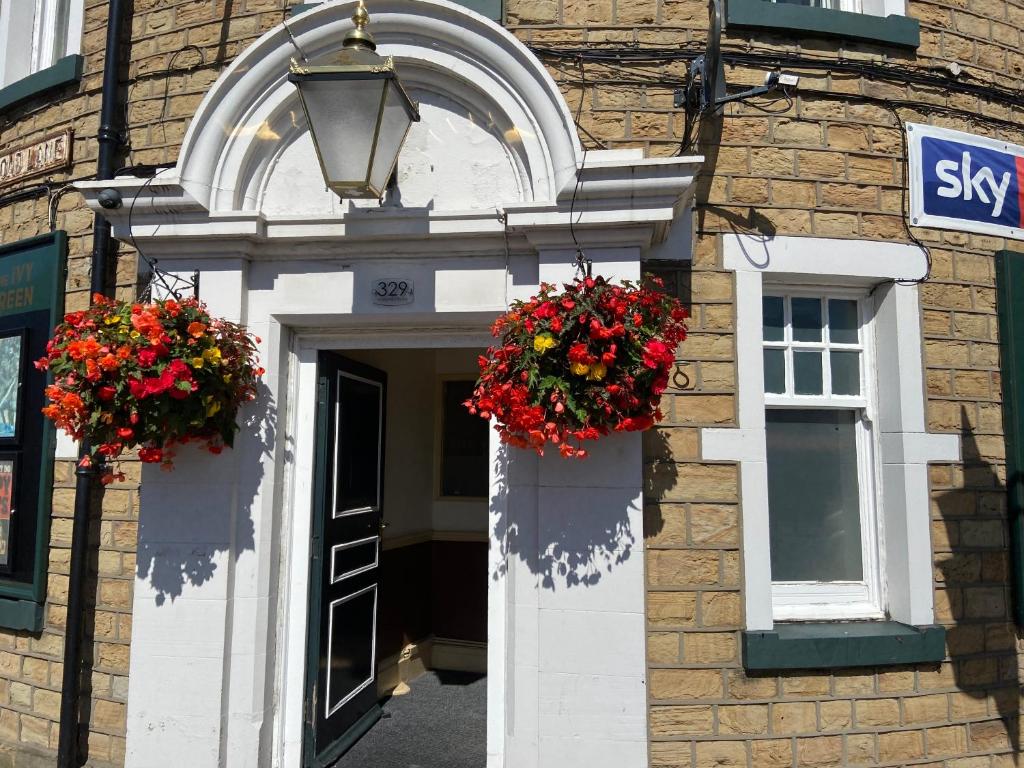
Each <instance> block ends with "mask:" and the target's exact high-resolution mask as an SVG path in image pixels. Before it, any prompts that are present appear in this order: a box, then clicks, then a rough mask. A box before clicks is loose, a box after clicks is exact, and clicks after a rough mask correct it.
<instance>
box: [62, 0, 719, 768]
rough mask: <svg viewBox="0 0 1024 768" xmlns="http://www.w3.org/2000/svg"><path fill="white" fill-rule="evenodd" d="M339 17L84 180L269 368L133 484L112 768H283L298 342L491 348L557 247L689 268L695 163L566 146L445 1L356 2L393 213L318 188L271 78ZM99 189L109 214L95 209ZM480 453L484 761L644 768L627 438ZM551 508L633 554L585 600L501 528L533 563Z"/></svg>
mask: <svg viewBox="0 0 1024 768" xmlns="http://www.w3.org/2000/svg"><path fill="white" fill-rule="evenodd" d="M353 8H354V3H353V2H351V1H348V2H329V3H325V4H323V5H321V6H318V7H317V8H315V9H313V10H310V11H307V12H305V13H303V14H301V15H300V16H298V17H297V18H295V19H293V20H291V21H289V22H288V28H285V26H284V25H281V26H278V27H276V28H274V29H272V30H270V31H269V32H268V33H267V34H265V35H264V36H263V37H261V38H260V39H259V40H258V41H256V42H255V43H253V45H252V46H251V47H250V48H249V49H247V50H246V51H245V52H243V53H242V54H241V55H240V56H239V57H238V58H237V59H236V60H235V61H234V63H233V64H232V65H231V66H230V67H229V68H228V69H227V70H226V71H225V72H224V73H223V74H222V75H221V77H220V78H219V79H218V81H217V83H215V84H214V86H213V87H212V88H211V90H210V92H209V93H208V94H207V96H206V98H205V99H204V101H203V102H202V104H201V105H200V107H199V109H198V111H197V113H196V115H195V117H194V118H193V120H192V123H191V125H190V128H189V131H188V134H187V135H186V137H185V141H184V144H183V146H182V149H181V153H180V156H179V160H178V163H177V165H176V166H175V167H174V168H172V169H169V170H167V171H164V172H162V173H160V174H158V175H157V176H156V177H155V178H153V179H136V178H119V179H116V180H114V181H110V182H86V183H83V184H81V185H79V188H80V189H81V190H82V191H83V193H84V194H85V195H86V198H87V200H88V201H89V204H90V206H91V207H93V208H94V209H95V210H98V211H101V212H103V213H104V214H105V215H106V216H107V217H108V218H109V219H110V220H111V222H112V223H113V225H114V234H115V236H116V237H118V238H119V239H122V240H125V241H129V242H133V243H137V244H138V245H139V246H140V247H141V248H142V249H143V251H144V252H145V253H146V254H147V255H148V256H149V257H152V258H157V259H159V260H160V266H161V267H162V268H164V269H167V270H170V271H172V272H178V273H181V274H184V275H191V273H192V272H193V270H198V271H199V273H200V286H201V297H202V298H203V299H204V300H205V301H206V302H207V303H208V304H209V306H210V308H211V310H212V311H213V312H216V313H217V314H220V315H222V316H225V317H227V318H229V319H233V320H237V321H241V322H245V323H247V324H248V325H249V326H250V327H251V328H252V330H253V331H254V332H255V333H257V334H258V335H259V336H261V337H262V339H263V342H262V345H261V349H260V353H261V357H262V359H263V360H264V363H265V366H266V368H267V376H266V379H265V383H266V392H265V394H264V396H263V398H262V399H261V401H260V402H259V403H257V404H256V405H255V406H254V407H253V408H252V409H251V410H250V411H249V414H248V415H249V416H250V417H251V419H252V424H251V425H250V426H247V427H246V428H245V429H243V431H242V432H241V433H240V435H239V439H238V442H237V444H236V447H235V450H233V451H230V452H225V454H224V455H222V456H221V457H218V459H217V460H215V461H210V460H209V459H204V458H203V457H201V456H198V455H183V456H181V458H180V460H179V462H178V464H179V466H178V469H177V470H176V471H175V472H174V473H173V474H169V475H168V474H162V473H160V472H159V471H158V470H157V471H150V470H151V469H152V468H150V467H147V468H146V471H145V473H144V478H143V479H144V482H143V490H142V496H141V502H140V503H141V513H140V534H139V553H140V569H139V573H138V575H137V578H136V584H135V602H134V631H133V644H132V655H131V673H130V674H131V676H130V690H129V704H128V754H127V765H128V766H129V767H130V768H139V767H141V766H165V765H167V764H168V763H167V760H168V756H169V755H174V756H175V757H174V761H175V762H176V763H179V762H180V763H181V764H183V765H185V764H187V765H190V766H196V767H197V768H199V767H202V766H218V767H219V766H239V767H240V768H241V767H244V768H253V767H254V766H296V767H297V766H300V765H301V764H302V762H301V761H302V719H303V712H302V710H303V702H302V686H301V678H302V669H303V662H304V647H305V615H306V614H305V604H304V595H305V589H306V579H307V576H306V575H305V574H307V573H308V552H309V542H308V517H309V508H310V482H311V472H312V470H311V467H310V456H309V453H310V446H311V444H312V443H311V433H310V431H309V421H310V419H309V416H310V412H311V411H310V409H311V407H312V405H311V404H312V390H311V389H310V386H311V385H310V381H311V379H310V376H311V373H314V372H315V350H316V349H318V348H325V347H331V348H354V347H361V348H366V347H388V346H391V347H395V346H403V345H404V346H445V345H449V346H450V345H458V344H459V343H462V344H463V345H466V344H468V343H472V344H480V343H483V341H484V339H485V335H484V331H485V329H486V326H487V324H488V322H489V320H490V319H491V318H493V317H494V316H495V315H496V314H497V313H499V312H500V311H502V310H503V309H504V308H505V307H506V306H507V304H508V302H509V300H511V299H513V298H516V297H519V296H528V295H529V294H530V293H531V292H532V291H533V290H535V289H536V287H537V284H538V283H539V282H541V281H549V282H554V281H558V280H564V279H568V278H569V277H571V275H572V267H571V262H572V259H573V256H574V254H575V251H576V242H577V241H578V242H579V243H580V245H582V246H583V247H584V248H585V249H586V252H587V256H588V258H590V259H592V260H593V262H594V265H595V270H596V271H599V272H601V273H603V274H605V275H606V276H608V277H623V278H636V277H637V276H638V275H639V265H640V261H641V259H642V258H645V257H647V256H650V255H652V254H654V253H657V255H659V256H660V257H662V258H665V257H675V258H688V257H689V245H690V237H689V220H688V218H687V217H686V216H685V213H686V208H687V206H688V200H689V194H690V191H691V188H692V183H693V178H694V175H695V173H696V172H697V170H698V168H699V164H700V158H695V157H688V158H666V159H645V158H643V157H642V154H641V153H640V152H639V151H637V150H616V151H601V152H596V151H592V152H588V153H584V152H583V151H582V150H581V148H580V145H579V142H578V139H577V134H576V128H575V125H574V123H573V120H572V116H571V114H570V113H569V110H568V109H567V107H566V104H565V102H564V100H563V99H562V97H561V94H560V93H559V91H558V88H557V86H556V85H555V83H554V82H553V81H552V79H551V78H550V76H549V75H548V74H547V72H546V71H545V69H544V68H543V66H542V65H541V63H540V62H539V61H538V60H537V59H536V57H535V56H533V54H532V53H530V51H529V50H528V49H527V48H525V47H524V46H523V45H522V44H521V43H520V42H518V41H517V40H516V39H515V38H514V37H512V36H511V35H510V34H508V33H507V32H506V31H505V30H504V29H502V28H501V27H500V26H498V25H496V24H494V23H493V22H491V21H488V20H487V19H485V18H483V17H481V16H479V15H477V14H474V13H472V12H470V11H467V10H466V9H464V8H461V7H459V6H456V5H454V4H452V3H448V2H445V1H444V0H381V1H380V2H375V3H374V4H373V7H371V9H370V11H371V16H372V18H371V30H372V32H373V34H374V36H375V37H376V39H377V42H378V50H379V51H380V52H381V53H383V54H385V55H393V56H395V59H396V62H397V65H398V70H399V74H400V76H401V77H402V79H403V82H405V83H406V84H407V86H408V88H409V90H410V91H411V93H412V95H413V97H414V98H415V99H417V100H419V101H420V103H421V108H422V115H423V120H422V122H421V123H419V124H417V125H416V126H415V127H414V130H413V132H412V133H411V134H410V138H409V141H408V142H407V144H406V146H405V148H404V149H403V152H402V155H401V156H400V158H399V190H400V193H401V202H400V205H396V206H386V207H379V206H377V205H376V203H373V202H371V203H366V202H358V203H355V202H353V201H346V200H338V199H337V198H335V197H334V196H333V194H332V193H330V192H328V191H327V190H326V189H325V187H324V184H323V181H322V179H321V178H320V171H319V166H318V163H317V161H316V158H315V155H314V153H313V146H312V142H311V140H310V138H309V135H308V130H307V128H306V126H305V123H304V118H303V116H302V111H301V108H300V107H299V104H298V99H297V95H296V93H295V91H294V88H293V86H291V85H290V84H289V83H288V82H287V77H286V76H287V70H288V61H289V59H290V58H291V57H293V56H296V55H297V52H296V49H295V47H294V46H293V44H292V39H294V41H295V43H296V44H297V45H298V47H299V48H300V49H301V51H302V53H303V54H304V55H305V56H307V57H308V58H309V59H310V60H313V61H315V60H316V59H317V58H319V57H322V56H325V55H327V54H329V53H331V52H332V51H335V50H336V49H337V48H338V47H340V45H341V41H342V40H343V38H344V36H345V32H346V31H347V30H348V29H349V28H350V27H351V22H350V21H349V17H350V16H351V14H352V11H353ZM106 188H113V189H116V190H118V191H119V192H120V194H121V195H122V197H123V200H124V205H123V207H121V208H120V209H117V210H113V211H110V210H106V209H103V208H101V207H100V206H99V203H98V200H97V196H98V194H99V192H100V191H101V190H103V189H106ZM570 216H571V218H572V221H573V223H574V227H573V231H570V227H569V220H570ZM673 222H681V223H680V224H678V225H677V227H676V229H675V231H674V232H671V233H670V229H671V227H672V224H673ZM129 228H130V230H129ZM399 272H400V273H401V274H402V275H403V276H406V277H411V278H413V279H414V280H415V284H416V287H417V293H416V301H415V302H414V303H413V304H410V305H405V306H399V307H381V306H378V305H374V304H372V303H371V302H370V301H369V286H370V284H371V283H372V281H373V280H374V279H377V278H380V277H384V276H388V275H395V274H398V273H399ZM311 366H312V367H311ZM495 458H496V459H500V461H499V462H497V463H500V464H501V465H502V466H503V467H504V470H503V472H502V473H500V476H499V474H496V475H495V477H494V478H492V479H493V482H494V494H493V496H494V501H493V502H492V509H491V515H492V520H493V521H495V524H494V526H493V530H494V536H495V539H494V540H493V541H492V550H493V553H494V554H493V556H492V567H493V568H494V572H495V573H496V574H499V575H500V577H498V578H495V579H493V583H492V584H491V588H490V607H489V643H490V647H489V654H490V656H489V668H490V677H489V724H488V766H489V767H490V768H498V767H499V766H502V767H503V766H508V767H509V768H536V767H539V766H546V765H555V764H557V765H559V766H567V767H570V766H574V765H580V766H583V765H586V766H587V767H588V768H595V767H600V766H609V767H610V766H615V768H620V767H621V766H626V765H629V766H633V765H640V764H642V763H643V762H645V761H646V754H647V743H646V742H647V731H646V689H645V681H644V675H645V673H644V666H645V655H644V631H643V626H644V625H643V599H644V598H643V563H642V557H641V556H640V550H641V548H642V532H641V525H642V524H641V520H640V506H639V503H638V502H639V499H640V494H641V489H640V482H641V478H640V461H641V453H640V441H639V438H638V436H636V435H631V436H624V437H617V438H615V439H614V440H609V441H608V443H607V445H606V446H605V447H603V448H602V449H600V450H598V451H596V455H595V456H594V457H593V458H592V459H589V460H588V463H586V464H585V465H583V464H581V465H579V466H574V467H572V468H571V469H570V470H567V468H566V467H565V466H564V465H562V464H558V463H557V461H558V460H557V459H552V460H551V461H549V460H548V459H547V458H545V459H544V460H543V461H537V460H536V459H535V458H533V457H529V456H517V458H516V459H515V461H514V462H512V461H509V460H508V459H506V458H505V457H504V454H503V453H501V452H500V451H498V450H497V448H496V450H495ZM567 499H572V500H574V501H572V502H571V504H570V503H569V502H567V501H566V500H567ZM609 499H615V501H614V502H609V501H608V500H609ZM609 503H612V504H614V505H617V506H615V508H614V509H603V508H602V505H604V506H605V507H607V505H608V504H609ZM566 504H569V506H571V507H574V508H577V512H581V510H584V509H588V508H589V509H599V510H601V511H602V512H604V513H606V515H605V522H607V517H608V515H611V516H612V517H616V516H619V517H621V518H622V521H621V522H622V524H623V525H625V526H626V528H627V529H629V527H630V526H632V530H633V531H634V532H635V534H636V536H635V537H634V538H635V543H634V551H633V557H632V558H631V559H626V558H622V559H621V562H620V563H618V564H617V565H616V567H615V569H614V574H613V575H612V576H609V577H607V578H605V579H604V581H603V582H602V584H601V585H599V586H595V587H594V588H592V589H588V590H582V589H577V590H576V591H575V592H574V591H571V590H562V591H558V590H553V591H550V594H549V591H547V590H546V589H545V588H543V587H542V586H541V581H542V579H541V578H540V577H539V576H538V574H537V572H536V570H535V569H532V568H531V566H530V562H529V561H530V557H528V556H527V554H528V553H527V554H524V553H523V552H520V553H518V556H517V554H516V553H515V552H510V551H509V547H508V546H506V545H507V540H503V539H502V536H503V535H504V534H502V532H501V526H502V525H504V526H506V528H507V526H508V525H510V524H514V525H515V526H516V527H517V528H518V530H519V541H520V543H521V542H523V541H526V542H527V543H530V546H532V547H534V550H533V556H534V559H536V557H535V556H536V555H538V554H541V553H542V552H543V551H546V548H547V544H545V543H544V529H545V527H546V526H547V527H550V526H563V527H564V526H567V525H569V524H570V522H572V521H570V519H569V518H565V517H563V516H561V515H563V514H564V508H565V507H566ZM577 519H578V520H584V521H585V520H586V519H587V518H586V516H585V515H583V514H582V513H581V514H579V515H578V516H577V517H576V518H573V520H577ZM572 524H577V523H575V522H572ZM584 524H585V523H584ZM524 532H525V533H524ZM524 536H525V538H524ZM531 537H532V538H531ZM609 551H610V550H609ZM618 554H620V555H621V554H622V552H621V551H620V552H618ZM613 559H614V553H613ZM597 638H604V640H603V641H601V642H599V641H598V640H597ZM574 643H575V648H578V649H579V652H577V653H571V654H567V653H566V652H565V651H566V649H567V648H570V647H573V645H572V644H574ZM602 643H603V644H602ZM622 659H625V661H622V663H619V661H618V660H622Z"/></svg>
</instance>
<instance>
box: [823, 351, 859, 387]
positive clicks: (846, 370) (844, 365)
mask: <svg viewBox="0 0 1024 768" xmlns="http://www.w3.org/2000/svg"><path fill="white" fill-rule="evenodd" d="M829 354H830V355H831V360H832V394H833V395H859V394H860V352H835V351H833V352H831V353H829Z"/></svg>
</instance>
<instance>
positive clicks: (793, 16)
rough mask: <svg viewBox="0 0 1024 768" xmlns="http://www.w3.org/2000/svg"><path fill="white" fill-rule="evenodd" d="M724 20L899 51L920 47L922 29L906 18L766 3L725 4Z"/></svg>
mask: <svg viewBox="0 0 1024 768" xmlns="http://www.w3.org/2000/svg"><path fill="white" fill-rule="evenodd" d="M725 18H726V23H727V24H728V25H729V26H730V27H733V26H735V27H755V28H760V29H770V30H775V31H780V32H786V33H798V34H812V35H826V36H828V37H845V38H848V39H851V40H863V41H865V42H871V43H883V44H888V45H893V46H897V47H900V48H917V47H918V46H920V45H921V25H920V23H919V22H918V21H917V19H914V18H910V17H909V16H896V15H892V16H872V15H870V14H867V13H851V12H850V11H833V10H831V9H830V8H809V7H807V6H803V5H790V4H788V3H773V2H769V0H726V11H725Z"/></svg>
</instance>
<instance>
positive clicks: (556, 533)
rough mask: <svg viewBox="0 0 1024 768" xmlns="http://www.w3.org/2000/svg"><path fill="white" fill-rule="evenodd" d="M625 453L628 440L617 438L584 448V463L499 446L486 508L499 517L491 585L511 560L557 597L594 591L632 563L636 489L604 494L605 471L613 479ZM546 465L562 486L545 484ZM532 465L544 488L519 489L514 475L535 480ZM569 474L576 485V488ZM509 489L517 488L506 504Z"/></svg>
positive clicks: (638, 517)
mask: <svg viewBox="0 0 1024 768" xmlns="http://www.w3.org/2000/svg"><path fill="white" fill-rule="evenodd" d="M626 449H629V450H631V448H629V443H628V442H627V439H622V440H619V439H616V436H612V437H611V438H606V439H605V440H603V441H598V442H596V443H595V444H594V445H593V446H588V450H589V451H590V453H591V455H590V456H589V457H588V458H586V459H563V458H562V457H561V456H559V455H558V452H557V450H556V451H548V452H547V453H546V454H545V456H543V457H536V456H534V455H533V454H532V453H531V452H529V451H525V450H523V449H519V448H512V447H503V450H502V451H501V452H500V453H499V457H498V459H497V460H496V462H495V465H494V475H495V477H496V478H497V481H496V486H495V487H496V489H497V490H496V492H495V493H494V495H492V497H491V509H492V510H498V512H497V513H496V517H494V516H493V515H494V514H495V513H494V512H492V524H493V536H494V540H495V541H497V542H500V544H499V546H500V547H501V559H500V563H499V565H498V566H497V568H496V570H495V572H494V573H493V574H492V578H494V579H497V578H499V577H501V576H503V575H505V574H506V573H507V572H508V564H509V561H510V559H511V558H513V557H516V558H519V560H521V561H522V562H523V564H524V565H526V567H527V568H528V569H529V571H530V573H531V574H533V575H535V576H537V577H539V580H540V586H541V587H542V588H543V589H547V590H551V591H553V592H554V591H557V590H559V589H572V588H579V587H591V586H594V585H595V584H597V583H598V582H599V581H601V579H602V578H604V577H605V576H606V575H608V574H610V573H611V572H612V571H614V570H615V568H616V567H617V566H620V565H622V564H623V563H625V562H626V561H627V560H629V559H630V557H632V556H633V548H634V546H635V545H636V542H637V537H638V535H639V534H640V531H639V530H638V529H640V528H641V526H642V513H641V510H640V505H641V499H640V498H639V492H638V489H636V488H615V487H601V485H602V480H606V479H607V477H609V476H611V475H610V474H609V473H608V472H605V471H602V467H608V468H609V469H610V470H611V472H612V473H614V471H615V470H614V467H615V466H616V464H618V463H620V462H621V461H622V460H624V459H625V457H626ZM506 457H507V460H506ZM545 464H546V465H547V468H546V471H547V472H548V473H550V474H552V475H555V473H557V475H556V476H558V477H559V485H545V484H543V476H544V474H545V467H544V465H545ZM533 466H537V467H538V469H539V474H540V476H541V478H542V480H541V483H540V484H538V483H537V481H536V479H531V480H529V481H526V482H522V483H519V482H517V475H519V474H521V473H522V474H532V467H533ZM574 475H575V476H578V477H579V478H580V481H579V482H578V483H575V484H574V483H573V481H572V476H574ZM567 476H568V477H567ZM587 477H590V478H592V480H593V482H592V483H591V484H588V483H587V482H586V478H587ZM563 482H564V483H565V484H564V485H563V484H562V483H563ZM510 485H512V486H516V485H519V486H521V490H520V492H518V493H516V494H515V495H514V497H513V498H511V499H510V498H509V495H508V488H509V486H510ZM609 485H610V484H609ZM538 509H539V510H541V513H540V514H538Z"/></svg>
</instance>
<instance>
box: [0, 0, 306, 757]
mask: <svg viewBox="0 0 1024 768" xmlns="http://www.w3.org/2000/svg"><path fill="white" fill-rule="evenodd" d="M292 4H294V0H293V1H288V0H135V2H134V15H133V17H132V19H131V43H130V46H129V59H130V62H129V64H128V67H127V69H126V71H124V72H123V75H122V88H123V91H122V96H123V97H126V98H127V99H128V102H129V107H128V112H127V115H128V131H127V138H128V145H127V146H126V147H125V148H124V150H123V152H122V155H121V158H120V165H122V166H127V165H133V164H141V163H173V162H174V160H175V159H176V158H177V153H178V148H179V146H180V144H181V140H182V138H183V137H184V135H185V130H186V129H187V127H188V122H189V119H190V117H191V116H192V115H193V114H194V113H195V110H196V107H198V105H199V102H200V101H201V100H202V98H203V96H204V95H205V93H206V91H207V89H208V88H209V86H210V85H211V84H212V83H213V82H214V80H216V79H217V76H218V75H219V74H220V73H221V72H222V71H223V70H224V68H225V67H226V66H227V65H228V64H230V63H231V60H232V59H233V58H234V57H235V56H236V55H237V54H238V52H239V51H241V50H242V49H244V48H245V46H247V45H248V44H249V43H251V42H252V41H253V40H255V39H256V38H257V37H258V36H259V35H261V34H263V32H265V31H266V30H267V29H269V28H270V27H272V26H274V25H276V24H278V23H280V22H281V20H282V19H283V18H284V16H285V8H286V7H287V6H290V5H292ZM85 6H86V12H85V23H84V36H83V41H82V54H83V55H84V57H85V67H84V75H83V78H82V81H81V83H80V84H79V86H78V87H74V86H70V87H68V88H65V89H63V90H59V91H56V92H50V93H47V94H46V95H45V96H41V97H39V98H37V99H34V100H31V101H28V102H25V103H22V104H20V105H17V106H15V107H13V108H10V109H8V110H5V111H4V112H2V113H0V151H4V150H6V149H9V148H13V147H16V146H20V145H22V144H26V143H30V142H31V141H33V140H35V139H37V138H39V137H41V136H43V135H45V134H47V133H51V132H53V131H55V130H59V129H63V128H65V127H71V128H73V129H74V131H75V141H74V165H73V167H72V168H71V169H70V171H69V172H68V173H66V174H52V175H51V177H52V178H53V180H54V181H55V182H57V184H56V185H55V187H54V191H55V192H56V191H57V190H59V189H60V182H61V181H64V180H70V179H76V178H88V177H91V176H93V175H94V174H95V172H96V157H97V142H96V132H97V129H98V127H99V108H100V101H101V91H100V89H101V80H102V70H103V52H104V51H103V49H104V45H105V41H106V22H107V3H106V2H105V1H103V0H85ZM44 178H45V177H44ZM40 180H41V179H29V180H26V181H25V182H24V186H29V185H31V184H35V183H38V181H40ZM19 186H22V185H19ZM8 191H10V190H9V189H6V188H5V189H3V190H0V194H3V193H4V192H8ZM50 200H54V207H55V210H56V216H55V221H54V223H55V228H57V229H63V230H66V231H67V233H68V236H69V244H70V245H69V260H68V277H67V292H66V297H65V306H66V308H67V309H69V310H74V309H80V308H82V307H84V306H86V305H87V303H88V288H89V281H90V257H91V253H92V222H93V215H92V213H90V212H89V210H88V209H87V208H86V207H85V205H84V203H83V202H82V199H81V197H80V196H79V195H77V194H76V193H75V192H73V191H67V192H63V193H61V194H56V195H52V196H51V197H50V198H48V197H47V196H42V197H39V198H36V199H33V200H28V201H23V202H19V203H15V204H12V205H4V206H0V243H9V242H13V241H16V240H20V239H22V238H27V237H32V236H34V235H38V234H41V233H44V232H47V231H49V229H50V226H49V221H48V213H47V211H48V204H49V203H50ZM136 273H137V263H136V257H135V255H134V254H133V253H132V251H131V249H129V248H126V247H123V246H122V247H121V248H120V250H119V253H118V255H117V259H116V265H115V268H114V270H113V272H112V274H111V275H110V276H109V281H108V284H110V285H111V286H116V290H117V293H118V295H119V296H120V297H122V298H131V297H133V296H134V294H135V289H136V286H135V283H136ZM122 469H123V470H124V471H125V473H126V474H127V480H126V482H124V483H119V484H117V485H114V486H110V487H107V488H106V489H103V490H102V492H98V493H97V495H96V499H95V504H94V505H93V506H94V509H93V516H92V521H91V527H90V540H91V545H90V550H91V552H92V554H91V557H90V562H89V573H90V576H89V581H88V584H87V587H86V595H87V600H88V603H89V605H88V607H87V618H86V622H85V624H86V632H87V638H86V643H85V645H84V651H83V653H84V663H85V671H84V673H83V676H82V686H83V693H82V699H81V701H82V704H81V706H82V713H81V720H82V723H83V727H82V732H81V742H82V746H81V750H82V754H83V756H85V757H86V758H87V763H88V765H94V766H97V767H98V768H105V767H106V766H121V765H123V764H124V751H125V711H126V704H127V700H128V657H129V644H130V642H131V629H132V625H131V606H132V586H133V582H134V578H135V558H136V556H135V550H136V538H137V519H138V514H137V513H138V510H137V498H138V481H139V471H138V469H139V465H138V464H137V463H135V462H133V461H126V462H123V464H122ZM74 489H75V478H74V462H72V461H58V462H57V466H56V469H55V486H54V492H53V518H52V522H51V535H50V551H49V576H48V583H47V603H46V609H45V626H44V628H43V631H42V632H41V633H39V634H32V633H23V632H11V631H8V630H3V629H0V767H2V766H8V765H11V766H30V767H34V766H40V767H43V766H45V767H46V768H50V766H52V765H53V764H54V754H55V751H56V747H57V739H58V732H59V730H58V720H59V710H60V688H61V678H62V674H63V664H62V660H63V652H64V621H65V617H66V603H67V592H68V575H67V574H68V570H69V559H70V544H71V517H72V512H73V508H74V498H75V490H74Z"/></svg>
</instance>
